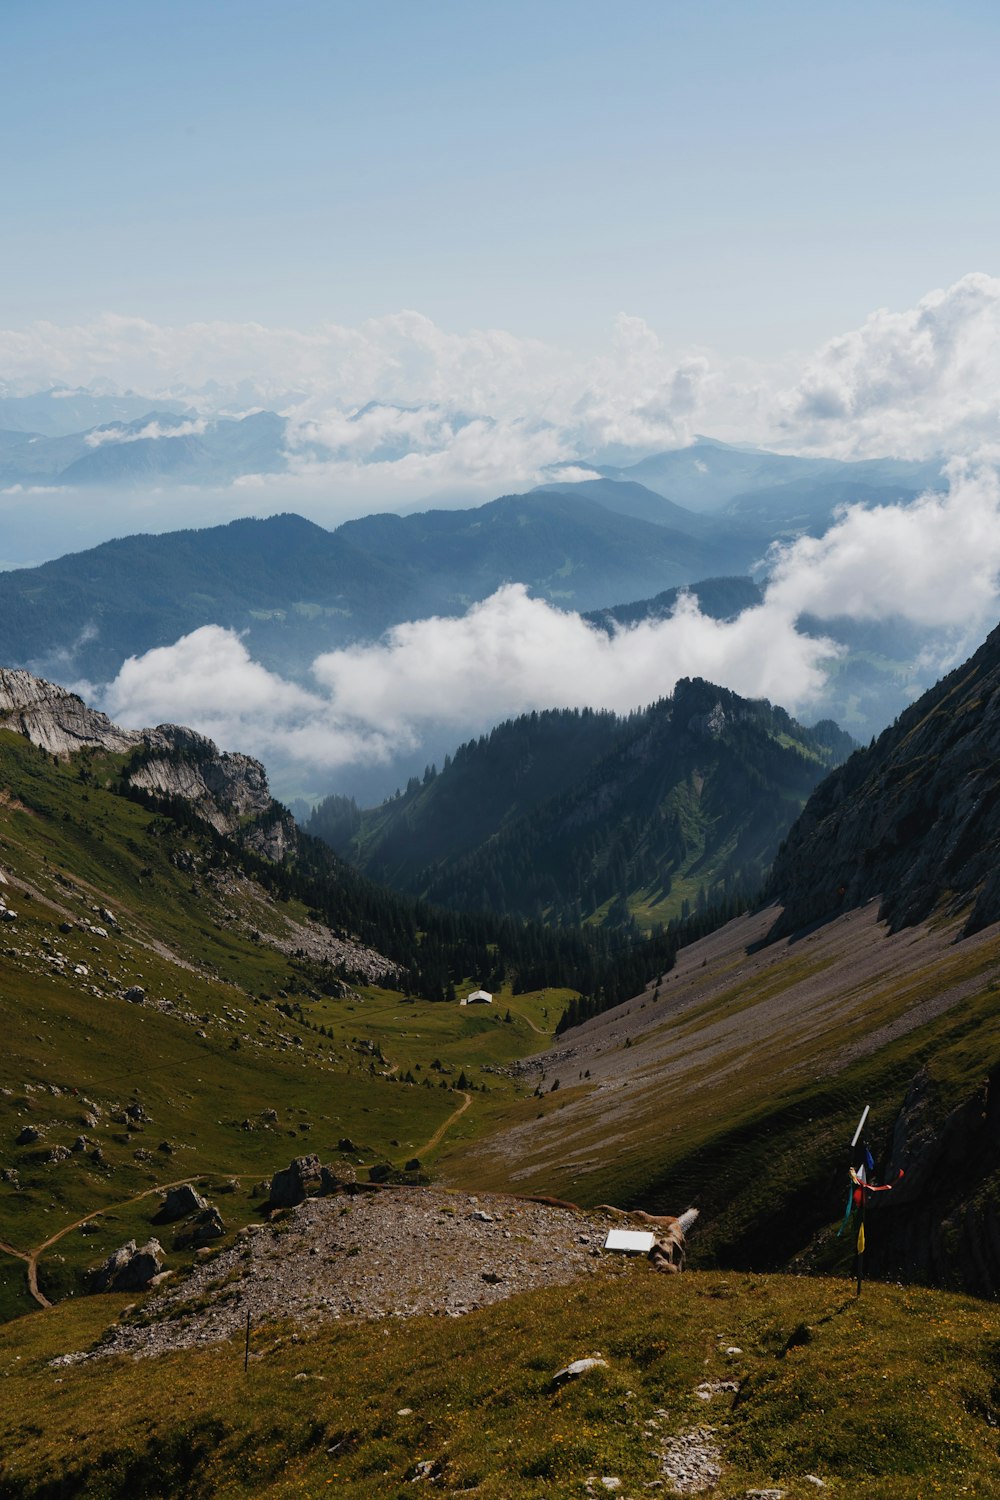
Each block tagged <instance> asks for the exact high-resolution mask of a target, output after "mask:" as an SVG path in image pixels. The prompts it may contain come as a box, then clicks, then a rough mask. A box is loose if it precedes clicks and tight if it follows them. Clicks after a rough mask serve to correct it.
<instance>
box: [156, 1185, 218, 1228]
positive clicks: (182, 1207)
mask: <svg viewBox="0 0 1000 1500" xmlns="http://www.w3.org/2000/svg"><path fill="white" fill-rule="evenodd" d="M206 1208H208V1199H207V1198H203V1197H202V1196H201V1194H200V1193H199V1192H196V1191H195V1189H194V1188H193V1187H192V1186H191V1184H190V1183H189V1182H185V1183H182V1184H181V1186H180V1187H174V1188H170V1190H169V1191H168V1192H167V1193H166V1194H165V1195H164V1198H163V1202H162V1203H161V1204H160V1207H159V1210H158V1212H157V1213H156V1215H155V1217H154V1219H153V1223H154V1224H173V1223H174V1222H175V1221H176V1220H177V1219H186V1218H187V1216H188V1214H195V1213H201V1212H202V1211H203V1210H204V1209H206Z"/></svg>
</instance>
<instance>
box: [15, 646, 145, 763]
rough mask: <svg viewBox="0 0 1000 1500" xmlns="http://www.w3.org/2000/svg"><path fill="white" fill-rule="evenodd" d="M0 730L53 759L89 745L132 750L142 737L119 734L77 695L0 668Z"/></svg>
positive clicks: (130, 732) (123, 731) (126, 732)
mask: <svg viewBox="0 0 1000 1500" xmlns="http://www.w3.org/2000/svg"><path fill="white" fill-rule="evenodd" d="M0 728H3V729H13V730H14V731H15V732H16V733H17V734H23V735H24V736H25V737H26V738H27V739H29V740H30V741H31V742H32V744H33V745H39V746H40V747H41V748H42V749H43V750H47V751H48V752H49V753H50V754H51V755H67V754H70V753H72V752H73V751H74V750H81V749H83V748H84V747H85V746H87V745H93V746H97V747H99V748H101V749H103V750H114V751H121V750H130V749H132V748H133V747H134V746H135V745H137V744H138V743H139V742H140V740H141V739H142V736H141V735H140V734H138V733H137V732H136V731H135V730H131V729H121V728H119V726H118V725H117V724H113V723H112V722H111V720H110V719H109V718H108V716H107V714H102V713H99V712H98V711H97V710H96V709H93V708H88V707H87V705H86V704H85V703H84V701H83V699H82V698H80V697H78V695H77V694H76V693H69V692H67V691H66V689H65V688H62V687H58V686H57V685H56V684H55V683H54V682H46V680H45V679H44V678H43V677H34V676H32V674H31V673H30V672H24V671H21V670H19V669H18V670H14V669H9V668H5V667H0Z"/></svg>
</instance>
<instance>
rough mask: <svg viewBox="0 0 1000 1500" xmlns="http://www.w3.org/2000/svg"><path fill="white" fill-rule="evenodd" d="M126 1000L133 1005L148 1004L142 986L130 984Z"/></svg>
mask: <svg viewBox="0 0 1000 1500" xmlns="http://www.w3.org/2000/svg"><path fill="white" fill-rule="evenodd" d="M125 999H126V1000H129V1001H131V1003H132V1004H133V1005H144V1004H145V1002H146V991H145V990H144V989H143V987H142V985H141V984H130V985H129V987H128V989H127V990H126V991H125Z"/></svg>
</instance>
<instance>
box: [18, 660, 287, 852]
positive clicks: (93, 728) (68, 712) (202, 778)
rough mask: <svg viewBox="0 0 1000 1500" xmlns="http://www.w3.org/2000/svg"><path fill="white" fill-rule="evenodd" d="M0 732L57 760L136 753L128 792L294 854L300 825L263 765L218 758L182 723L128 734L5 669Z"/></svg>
mask: <svg viewBox="0 0 1000 1500" xmlns="http://www.w3.org/2000/svg"><path fill="white" fill-rule="evenodd" d="M0 728H3V729H12V730H14V731H15V733H17V734H23V735H24V736H25V737H26V738H27V739H29V740H31V742H32V744H34V745H39V746H41V748H42V749H43V750H47V751H48V752H49V753H50V754H52V755H71V754H73V753H74V752H75V751H77V750H82V749H85V748H87V747H88V746H89V747H92V748H97V749H101V750H110V751H113V752H115V753H122V752H127V751H131V752H132V753H131V756H130V758H129V760H128V762H127V763H126V766H125V771H124V777H125V780H126V782H127V783H128V785H129V786H133V787H136V788H138V789H139V790H142V791H146V792H149V793H151V794H152V795H153V796H156V797H168V798H169V797H179V798H181V799H182V800H183V801H185V802H189V803H190V804H191V805H192V806H193V808H194V809H195V811H196V812H197V814H198V816H199V817H201V818H203V819H204V820H205V822H206V823H209V824H211V826H212V827H213V828H214V829H215V830H216V831H217V832H218V833H224V834H228V835H230V836H234V837H236V838H238V839H239V840H240V842H241V843H243V844H245V845H246V846H247V847H248V848H250V849H252V850H253V851H254V852H255V853H257V854H260V855H262V856H263V857H264V858H266V859H271V860H275V861H280V860H282V859H283V858H284V857H285V855H286V854H287V853H288V852H289V851H290V850H291V849H292V848H294V845H295V839H296V830H295V821H294V819H293V818H292V815H291V813H289V812H288V811H287V810H286V809H285V808H283V807H282V806H281V805H280V804H279V803H277V802H275V801H274V799H273V798H272V796H271V792H270V789H269V787H268V784H267V772H266V771H265V770H264V767H263V766H262V765H261V763H260V761H258V760H253V759H252V758H251V757H250V756H249V755H240V754H235V753H230V752H228V751H220V750H219V749H218V747H217V746H216V745H215V744H214V743H213V741H212V740H210V739H207V738H206V737H205V736H204V735H203V734H198V733H196V731H195V730H193V729H186V728H183V727H182V726H180V725H177V724H160V725H158V726H157V728H155V729H141V730H136V729H122V728H120V726H119V725H117V724H114V723H112V721H111V720H110V719H109V718H108V716H107V714H102V713H99V712H98V711H97V710H96V709H92V708H88V707H87V705H86V704H85V703H84V701H83V699H82V698H80V697H78V696H77V694H76V693H69V692H67V691H66V689H65V688H62V687H59V686H57V685H56V684H55V683H52V682H46V681H45V679H44V678H41V677H34V676H32V674H31V673H30V672H24V671H20V670H17V671H15V670H8V669H5V668H0Z"/></svg>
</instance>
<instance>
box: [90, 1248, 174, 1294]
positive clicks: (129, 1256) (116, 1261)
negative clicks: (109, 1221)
mask: <svg viewBox="0 0 1000 1500" xmlns="http://www.w3.org/2000/svg"><path fill="white" fill-rule="evenodd" d="M162 1263H163V1246H162V1245H161V1244H160V1242H159V1240H148V1241H147V1242H146V1244H145V1245H142V1246H139V1247H137V1246H136V1243H135V1240H129V1242H128V1244H127V1245H121V1246H119V1248H118V1249H117V1250H112V1252H111V1254H110V1255H109V1256H108V1258H107V1260H106V1261H105V1262H104V1263H103V1265H101V1266H98V1268H97V1270H96V1271H95V1272H94V1273H93V1275H92V1278H91V1286H92V1289H93V1290H94V1291H95V1292H138V1291H141V1290H142V1289H143V1287H147V1286H148V1285H149V1283H150V1282H151V1281H152V1279H153V1277H154V1276H158V1275H159V1272H160V1267H161V1265H162Z"/></svg>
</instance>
